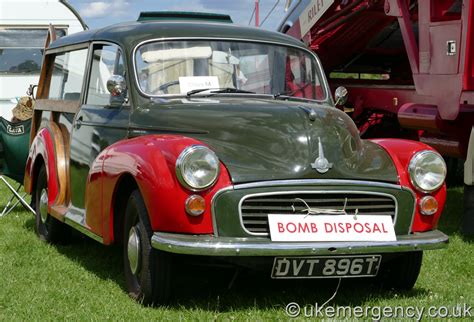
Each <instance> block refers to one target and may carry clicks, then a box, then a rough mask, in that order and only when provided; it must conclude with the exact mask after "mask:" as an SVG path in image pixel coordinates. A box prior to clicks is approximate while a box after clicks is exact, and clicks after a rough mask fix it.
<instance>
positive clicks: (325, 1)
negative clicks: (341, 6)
mask: <svg viewBox="0 0 474 322" xmlns="http://www.w3.org/2000/svg"><path fill="white" fill-rule="evenodd" d="M333 3H334V0H312V1H311V3H310V4H309V5H308V6H307V7H306V9H304V10H303V12H302V13H301V16H300V18H299V20H300V29H301V38H303V37H304V36H305V35H306V34H307V33H308V31H310V29H311V27H313V26H314V24H315V23H316V22H317V21H318V20H319V19H320V18H321V17H322V15H323V14H324V13H325V12H326V11H327V10H328V9H329V7H330V6H331V5H332V4H333Z"/></svg>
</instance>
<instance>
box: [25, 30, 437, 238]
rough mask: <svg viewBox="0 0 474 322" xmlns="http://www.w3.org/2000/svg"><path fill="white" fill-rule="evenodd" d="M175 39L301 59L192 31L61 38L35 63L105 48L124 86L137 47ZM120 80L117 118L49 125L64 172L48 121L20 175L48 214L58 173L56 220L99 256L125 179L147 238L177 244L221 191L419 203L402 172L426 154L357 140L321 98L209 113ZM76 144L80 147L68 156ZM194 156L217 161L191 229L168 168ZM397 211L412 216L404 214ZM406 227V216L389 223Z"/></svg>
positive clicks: (263, 36) (420, 222)
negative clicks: (403, 193)
mask: <svg viewBox="0 0 474 322" xmlns="http://www.w3.org/2000/svg"><path fill="white" fill-rule="evenodd" d="M175 37H202V38H213V39H214V38H215V39H223V38H225V39H235V40H241V39H247V41H257V42H258V41H267V42H268V41H270V42H274V43H279V44H288V45H291V46H297V47H300V48H301V49H302V50H306V49H305V47H304V45H303V44H301V43H299V42H298V41H296V40H294V39H293V38H290V37H287V36H285V35H282V34H276V33H272V32H266V31H263V30H255V29H253V28H243V27H235V26H232V25H229V24H216V23H210V24H206V23H202V22H201V23H195V22H194V23H193V22H182V23H180V24H175V23H169V22H162V23H157V22H146V23H129V24H121V25H116V26H112V27H109V28H104V29H102V30H100V31H98V32H92V31H88V32H84V33H78V34H75V35H73V36H70V37H65V38H62V39H60V40H58V41H56V42H54V43H53V44H52V45H51V46H50V48H49V50H48V51H47V52H46V54H51V55H53V54H54V53H55V52H58V51H61V50H63V49H64V50H68V48H71V46H74V45H76V44H87V43H89V42H93V41H107V42H113V43H115V44H118V45H119V46H120V47H121V48H122V51H123V53H124V57H125V58H126V62H125V66H126V68H127V74H128V75H134V71H133V69H132V62H131V60H132V50H133V48H134V47H135V46H136V45H137V44H139V43H140V42H142V41H144V40H148V39H154V38H175ZM130 78H132V77H129V79H128V89H129V96H130V104H129V106H123V107H121V108H116V109H114V108H111V109H104V108H103V107H94V106H88V105H82V106H81V109H80V111H79V112H78V113H77V114H69V115H62V116H61V118H60V122H62V124H63V126H64V128H65V129H66V130H67V131H69V133H70V137H71V138H70V143H71V146H70V151H69V153H66V156H69V157H66V158H67V159H66V160H58V156H57V155H56V153H55V142H56V141H55V138H54V135H53V132H52V131H51V129H50V128H49V127H48V124H49V122H50V121H49V114H48V113H47V112H44V113H43V117H42V120H41V124H40V126H39V128H40V130H39V131H38V133H37V135H36V137H35V138H34V140H33V142H32V145H31V149H30V155H29V158H28V162H27V168H26V175H25V190H26V191H27V192H28V193H32V192H33V189H34V186H35V178H36V176H37V171H38V164H40V163H41V162H44V163H45V164H46V169H47V172H48V190H49V208H50V210H51V207H52V206H53V205H54V204H55V201H56V199H57V195H58V191H59V190H60V183H59V179H58V174H57V169H58V167H62V168H64V167H65V168H64V169H66V170H65V171H66V172H67V178H68V179H70V193H71V202H70V203H68V205H66V206H64V207H65V208H66V209H65V211H66V212H67V213H73V214H74V215H77V216H79V217H81V218H82V223H81V225H82V226H83V228H85V229H87V230H89V231H90V232H91V233H93V234H94V235H95V236H97V237H99V240H101V241H102V242H103V243H104V244H111V243H113V242H114V240H115V238H116V236H114V216H115V214H116V213H117V211H118V210H120V209H116V208H114V207H115V205H117V204H120V203H117V198H126V197H124V196H121V195H117V191H119V189H120V188H121V185H122V184H124V182H125V184H128V183H129V182H130V181H127V180H125V179H126V178H127V179H128V178H132V179H133V181H134V182H135V183H136V185H137V187H138V188H139V190H140V192H141V194H142V196H143V198H144V200H145V204H146V207H147V210H148V213H149V216H150V223H151V227H152V229H153V230H154V231H161V232H175V233H188V234H213V233H215V231H214V229H215V227H214V226H213V222H212V214H211V206H212V198H213V196H214V195H215V194H216V192H217V191H219V190H221V189H223V188H226V187H231V186H232V185H235V184H241V183H250V182H262V181H267V182H270V181H274V180H295V179H335V180H352V181H357V180H360V181H361V182H362V181H365V182H368V181H371V182H383V183H392V184H398V185H400V186H401V187H402V188H403V189H406V190H409V191H412V192H413V193H414V194H415V195H416V199H417V200H419V199H420V198H421V197H422V196H423V194H421V193H419V192H417V191H416V190H415V189H414V187H412V186H411V183H410V180H409V176H408V172H407V167H408V162H409V160H410V157H411V156H413V155H414V154H415V153H416V152H418V151H421V150H426V149H429V150H430V149H431V148H430V147H428V146H426V145H424V144H422V143H419V142H410V141H403V140H374V141H363V140H361V139H360V137H359V134H358V132H357V128H356V127H355V125H354V123H353V122H352V120H351V119H350V118H349V117H348V116H347V115H346V114H345V113H343V112H341V111H339V110H337V109H335V108H334V107H333V102H332V99H331V98H330V96H328V97H327V99H326V100H325V101H322V102H315V101H302V100H301V99H298V100H292V99H289V100H275V99H274V98H272V97H268V95H267V96H266V97H265V96H261V95H260V96H259V95H241V96H232V97H229V96H226V95H225V94H223V95H216V96H214V97H213V98H212V100H213V102H211V103H210V102H205V101H202V100H199V99H198V98H196V99H194V98H189V99H188V98H179V99H163V100H157V99H150V98H149V97H144V96H142V94H140V93H139V91H138V89H137V84H136V82H135V81H134V80H133V78H132V79H130ZM324 85H325V86H326V90H327V85H326V84H324ZM81 101H83V94H82V95H81ZM301 106H303V107H310V108H312V109H313V110H314V111H315V112H316V115H317V117H316V119H315V120H310V119H309V118H308V115H307V112H305V110H304V109H302V108H301ZM63 114H67V113H63ZM78 120H81V123H80V124H78ZM79 125H80V126H79ZM91 138H92V141H93V142H90V140H91ZM318 138H320V139H321V141H322V144H323V145H324V147H325V156H326V157H327V158H328V159H329V160H330V162H332V163H334V166H333V168H332V169H331V170H330V171H329V172H328V173H325V174H319V173H318V172H316V171H315V170H314V169H312V168H311V166H310V164H311V163H312V162H314V160H315V158H316V157H317V151H318ZM88 140H89V141H88ZM81 142H82V143H84V142H86V143H87V144H85V145H80V143H81ZM93 143H94V144H93ZM194 144H202V145H206V146H208V147H209V148H211V149H212V150H213V151H214V152H215V153H216V154H217V156H218V157H219V159H220V160H221V171H220V176H219V179H218V180H217V182H216V184H215V185H214V186H212V187H211V188H210V189H208V190H205V191H203V192H200V193H199V194H200V195H202V196H203V197H204V198H205V201H206V205H207V208H206V211H205V213H204V214H203V215H202V216H199V217H191V216H189V215H187V214H186V212H185V208H184V204H185V200H186V198H187V197H188V196H189V195H191V194H193V193H194V192H191V191H188V190H187V189H185V188H183V187H182V186H181V185H180V184H179V182H178V180H177V178H176V176H175V163H176V159H177V157H178V156H179V154H180V153H181V152H182V151H183V150H184V149H185V148H186V147H188V146H190V145H194ZM64 146H66V147H67V146H68V145H67V144H65V145H64ZM84 160H89V161H88V162H86V161H84ZM365 188H367V187H365ZM374 191H376V188H374ZM433 195H434V196H435V197H436V198H437V200H438V203H439V211H438V213H437V214H436V215H435V216H431V217H424V216H422V215H421V214H420V213H419V211H418V209H416V211H415V218H414V219H413V226H412V232H421V231H427V230H432V229H434V228H435V227H436V224H437V221H438V218H439V215H440V213H441V210H442V209H443V205H444V202H445V198H446V188H445V186H443V187H442V188H441V189H439V190H438V191H436V192H435V193H434V194H433ZM399 207H400V208H403V207H406V209H412V208H413V204H410V205H399ZM410 207H411V208H410ZM416 207H417V206H416ZM58 219H62V220H64V219H63V218H61V217H58ZM411 220H412V218H410V217H409V216H407V218H404V219H402V220H401V222H405V223H406V222H408V221H411Z"/></svg>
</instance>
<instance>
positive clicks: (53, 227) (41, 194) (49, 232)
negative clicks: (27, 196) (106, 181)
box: [34, 165, 71, 244]
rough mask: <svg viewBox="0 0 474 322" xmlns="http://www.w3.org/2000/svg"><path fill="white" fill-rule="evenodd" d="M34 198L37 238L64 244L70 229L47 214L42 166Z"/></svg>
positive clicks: (43, 168) (46, 195)
mask: <svg viewBox="0 0 474 322" xmlns="http://www.w3.org/2000/svg"><path fill="white" fill-rule="evenodd" d="M34 198H35V210H36V216H35V217H36V218H35V222H36V225H35V227H36V233H37V234H38V236H39V238H40V239H41V240H44V241H46V242H48V243H51V244H57V243H66V242H67V241H68V238H69V237H70V235H71V234H70V233H71V231H70V228H69V227H68V226H66V225H65V224H63V223H62V222H60V221H59V220H57V219H56V218H54V217H51V215H50V214H49V213H48V176H47V173H46V168H45V166H44V165H43V166H42V167H41V169H40V170H39V172H38V177H37V181H36V189H35V195H34Z"/></svg>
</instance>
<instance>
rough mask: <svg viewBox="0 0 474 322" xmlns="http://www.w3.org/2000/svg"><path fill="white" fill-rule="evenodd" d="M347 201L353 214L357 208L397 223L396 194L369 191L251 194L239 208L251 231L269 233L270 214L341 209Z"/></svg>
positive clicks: (264, 234)
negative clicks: (394, 195)
mask: <svg viewBox="0 0 474 322" xmlns="http://www.w3.org/2000/svg"><path fill="white" fill-rule="evenodd" d="M300 199H301V200H304V201H305V203H306V204H305V203H303V202H302V201H301V200H300ZM344 205H345V211H346V213H347V214H354V213H355V211H356V209H357V213H358V214H359V215H389V216H391V217H392V221H393V222H394V223H395V217H396V212H397V203H396V201H395V198H394V197H392V196H390V195H386V194H374V193H370V192H367V193H362V192H343V191H342V192H341V191H339V192H326V191H321V192H318V193H315V192H291V193H277V194H275V193H271V194H259V195H250V196H246V197H244V198H243V199H242V201H241V204H240V207H239V211H240V216H241V223H242V225H243V227H244V229H245V230H246V231H247V232H248V233H250V234H253V235H262V236H266V235H268V234H269V231H270V230H269V226H268V214H279V215H284V214H288V215H292V214H304V213H306V212H305V211H304V210H305V209H307V206H309V207H310V208H318V209H336V210H342V209H344Z"/></svg>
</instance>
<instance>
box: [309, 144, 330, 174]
mask: <svg viewBox="0 0 474 322" xmlns="http://www.w3.org/2000/svg"><path fill="white" fill-rule="evenodd" d="M318 152H319V155H318V157H317V158H316V160H314V163H311V168H313V169H315V170H316V171H318V172H319V173H326V172H328V171H329V169H331V168H332V163H329V161H328V159H326V158H325V157H324V150H323V144H322V143H321V138H320V137H318Z"/></svg>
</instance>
